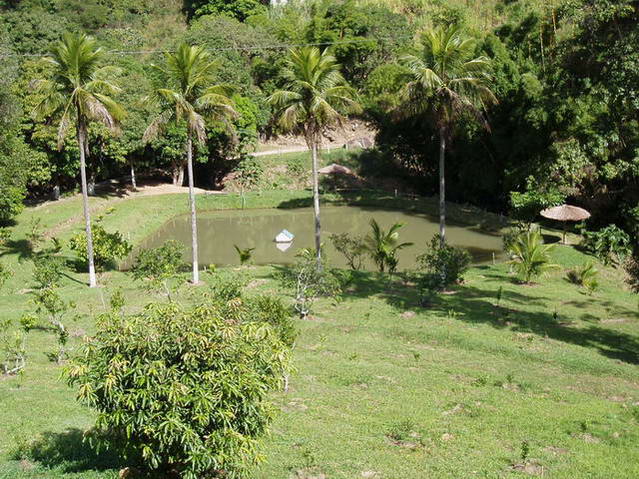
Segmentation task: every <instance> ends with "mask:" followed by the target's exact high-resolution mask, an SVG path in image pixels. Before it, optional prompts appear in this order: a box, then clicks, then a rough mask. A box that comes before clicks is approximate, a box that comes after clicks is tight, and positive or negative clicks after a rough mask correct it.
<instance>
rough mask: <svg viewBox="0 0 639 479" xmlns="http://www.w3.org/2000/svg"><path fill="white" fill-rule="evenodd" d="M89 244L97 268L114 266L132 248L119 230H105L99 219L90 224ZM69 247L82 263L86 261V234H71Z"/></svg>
mask: <svg viewBox="0 0 639 479" xmlns="http://www.w3.org/2000/svg"><path fill="white" fill-rule="evenodd" d="M91 245H92V246H91V247H92V248H93V249H92V250H91V251H92V258H93V259H94V261H95V265H96V267H97V269H98V270H104V269H106V268H112V267H115V266H116V263H117V261H118V260H121V259H124V258H126V256H127V255H128V254H129V253H130V252H131V250H132V249H133V247H132V246H131V244H130V243H129V242H128V241H127V240H125V239H124V238H123V237H122V235H121V234H120V232H119V231H115V232H113V233H109V232H108V231H106V230H105V229H104V227H103V226H102V224H100V220H99V219H98V221H96V222H94V223H93V225H92V226H91ZM69 248H70V249H71V250H72V251H75V252H76V253H77V254H78V256H79V257H80V261H82V263H83V264H86V263H87V262H88V258H89V243H88V241H87V236H86V235H84V234H82V233H78V234H76V235H74V236H72V237H71V239H70V240H69Z"/></svg>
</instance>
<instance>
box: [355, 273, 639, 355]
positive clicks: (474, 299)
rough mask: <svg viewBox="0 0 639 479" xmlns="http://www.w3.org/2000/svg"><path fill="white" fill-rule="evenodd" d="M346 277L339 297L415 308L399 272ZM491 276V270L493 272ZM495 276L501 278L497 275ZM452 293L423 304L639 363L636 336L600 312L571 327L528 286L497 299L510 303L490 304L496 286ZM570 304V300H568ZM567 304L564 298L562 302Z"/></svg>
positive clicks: (587, 302) (586, 303)
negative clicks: (607, 323)
mask: <svg viewBox="0 0 639 479" xmlns="http://www.w3.org/2000/svg"><path fill="white" fill-rule="evenodd" d="M350 274H351V278H352V279H351V281H350V282H348V283H347V284H346V285H345V287H344V290H343V296H344V297H345V298H348V297H355V298H362V299H364V298H368V297H370V296H373V295H375V296H376V297H378V298H380V299H383V300H384V301H386V302H387V303H388V304H390V305H391V306H393V307H395V308H397V309H399V310H402V311H406V310H409V309H416V308H419V307H420V306H419V297H418V294H417V289H416V288H415V287H414V285H412V284H410V283H407V281H406V279H405V278H403V277H402V276H400V275H397V276H394V277H390V276H388V275H383V274H378V273H368V272H363V271H353V272H351V273H350ZM495 279H497V275H495ZM500 279H501V281H507V280H508V279H507V278H505V277H503V276H502V277H500ZM452 293H453V294H440V295H439V296H438V297H436V298H435V299H434V300H433V301H432V302H431V304H430V306H429V308H428V310H430V311H436V312H438V313H440V314H441V313H443V314H448V313H449V312H450V311H454V312H455V313H457V318H458V320H460V321H466V322H469V323H475V324H477V323H484V324H489V325H491V326H493V327H494V328H497V329H503V328H506V327H510V328H511V330H512V331H516V332H526V333H533V334H536V335H539V336H542V337H548V338H551V339H554V340H557V341H562V342H565V343H570V344H576V345H579V346H583V347H587V348H593V349H596V350H598V351H599V352H600V353H601V354H603V355H605V356H607V357H609V358H612V359H616V360H619V361H623V362H626V363H631V364H639V338H638V337H637V336H635V335H631V334H627V333H624V332H622V331H617V330H614V329H610V328H606V327H603V326H602V325H600V324H593V323H597V322H598V321H599V319H600V318H597V317H595V316H594V315H592V314H588V315H587V316H586V317H585V318H584V317H582V318H580V319H582V320H583V321H584V322H586V323H590V324H587V325H585V326H583V327H572V326H571V325H570V324H567V323H564V322H562V320H563V319H566V318H562V311H561V305H562V303H561V302H559V301H558V302H557V305H556V306H557V307H558V310H557V314H558V317H557V318H555V317H554V313H555V304H550V303H549V302H548V299H547V298H545V297H542V296H538V295H535V293H534V288H529V287H526V286H522V287H521V290H520V291H512V290H508V291H505V292H504V296H503V299H504V300H505V301H508V303H509V304H510V305H512V306H514V307H511V308H505V307H499V306H497V305H496V302H497V300H496V297H495V295H496V292H495V291H494V290H486V289H482V288H479V287H477V286H473V285H464V286H460V287H457V288H455V291H453V292H452ZM571 303H572V304H573V305H574V301H573V302H571ZM579 303H580V306H582V307H584V308H588V307H592V306H593V305H594V304H597V305H598V306H603V307H604V308H607V309H609V313H610V312H614V313H615V314H618V315H624V316H634V315H635V313H634V311H631V310H625V309H623V308H619V307H618V306H617V305H614V304H613V303H611V302H609V301H598V300H597V299H595V298H584V299H583V300H581V301H579ZM564 304H567V303H564ZM523 306H536V307H538V308H543V310H542V311H535V312H531V311H525V310H523V309H522V308H523Z"/></svg>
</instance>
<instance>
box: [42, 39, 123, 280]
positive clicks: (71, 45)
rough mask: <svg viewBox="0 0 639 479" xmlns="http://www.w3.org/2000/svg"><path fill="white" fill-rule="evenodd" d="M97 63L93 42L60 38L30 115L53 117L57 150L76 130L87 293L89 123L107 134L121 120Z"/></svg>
mask: <svg viewBox="0 0 639 479" xmlns="http://www.w3.org/2000/svg"><path fill="white" fill-rule="evenodd" d="M101 59H102V50H101V49H100V48H97V46H96V43H95V40H94V39H93V38H91V37H88V36H86V35H84V34H72V33H65V34H64V35H63V37H62V40H61V41H60V42H59V43H58V45H57V47H56V48H55V49H54V51H53V54H52V56H51V57H49V58H47V59H46V61H47V62H48V63H50V64H51V65H52V66H53V70H54V73H53V77H52V78H51V79H46V80H45V79H42V80H39V81H38V82H37V84H36V88H37V90H38V92H40V93H41V94H42V100H41V102H40V103H39V104H38V105H37V106H36V112H37V113H38V114H39V115H40V116H42V117H47V118H51V117H56V118H58V121H59V123H58V135H57V136H58V148H60V149H61V148H62V147H63V146H64V139H65V137H66V134H67V132H68V131H69V129H70V128H72V127H74V128H75V130H76V138H77V142H78V145H79V150H80V177H81V182H82V204H83V208H84V220H85V230H86V242H87V263H88V267H89V286H90V287H92V288H94V287H95V286H97V282H96V277H95V266H94V261H93V242H92V235H91V215H90V211H89V195H88V189H87V174H86V154H87V152H88V144H87V137H88V128H89V124H90V123H93V122H96V123H102V124H103V125H105V126H106V127H107V128H110V129H112V130H113V129H116V128H117V125H118V122H119V121H120V120H121V119H122V118H123V117H124V116H125V112H124V110H123V109H122V108H121V107H120V105H119V104H118V103H117V102H116V101H115V100H114V99H113V95H115V94H117V93H118V92H119V91H120V89H119V87H118V86H116V85H115V84H114V83H113V82H112V81H111V78H112V77H113V75H114V73H115V72H114V69H113V68H112V67H109V66H102V67H101V66H100V61H101Z"/></svg>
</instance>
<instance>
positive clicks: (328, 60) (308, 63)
mask: <svg viewBox="0 0 639 479" xmlns="http://www.w3.org/2000/svg"><path fill="white" fill-rule="evenodd" d="M283 76H284V80H285V86H284V89H283V90H279V91H276V92H275V93H273V95H271V96H270V97H269V103H270V104H271V105H273V106H274V107H275V118H276V120H277V123H278V125H279V127H280V128H281V129H282V130H284V131H288V132H292V133H297V134H302V135H303V136H304V139H305V140H306V144H307V145H308V148H309V149H310V150H311V157H312V163H313V164H312V170H313V209H314V213H315V255H316V258H317V267H318V268H320V267H321V245H322V241H321V225H320V204H319V180H318V171H317V170H318V159H317V154H318V149H319V147H320V143H321V139H322V132H323V131H324V129H325V128H327V127H329V126H332V125H336V124H337V125H339V124H341V123H342V122H343V120H344V119H345V118H344V114H346V113H348V112H356V111H358V110H359V109H360V107H359V104H358V103H357V100H356V94H355V91H354V90H353V89H352V88H351V87H350V86H348V84H347V82H346V80H345V79H344V77H343V76H342V74H341V73H340V65H339V64H338V63H337V61H336V60H335V57H333V56H332V55H331V54H330V53H329V52H328V50H324V51H323V52H321V51H320V50H319V49H318V48H316V47H302V48H297V49H293V50H291V51H290V53H289V58H288V61H287V65H286V68H285V69H284V71H283Z"/></svg>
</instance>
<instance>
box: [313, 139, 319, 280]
mask: <svg viewBox="0 0 639 479" xmlns="http://www.w3.org/2000/svg"><path fill="white" fill-rule="evenodd" d="M311 157H312V160H313V165H312V167H313V211H314V213H315V254H316V255H317V269H318V271H319V270H320V269H321V267H322V251H321V246H322V237H321V234H322V228H321V224H320V203H319V178H318V172H317V170H318V165H317V140H316V138H313V140H312V145H311Z"/></svg>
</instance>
